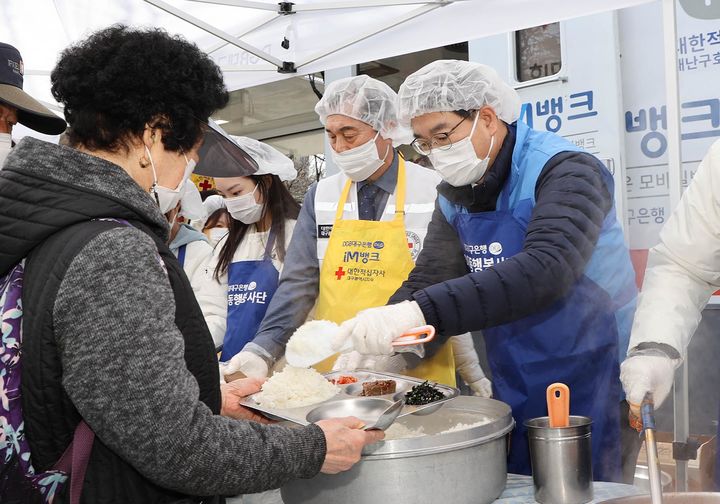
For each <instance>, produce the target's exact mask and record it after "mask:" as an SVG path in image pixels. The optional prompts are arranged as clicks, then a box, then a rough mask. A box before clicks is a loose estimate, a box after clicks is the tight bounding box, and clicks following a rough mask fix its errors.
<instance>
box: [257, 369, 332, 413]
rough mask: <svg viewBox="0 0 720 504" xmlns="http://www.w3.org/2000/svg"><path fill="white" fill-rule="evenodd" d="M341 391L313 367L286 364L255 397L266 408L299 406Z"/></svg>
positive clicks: (325, 398)
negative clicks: (297, 366)
mask: <svg viewBox="0 0 720 504" xmlns="http://www.w3.org/2000/svg"><path fill="white" fill-rule="evenodd" d="M339 391H340V388H339V387H337V386H335V385H333V384H332V383H330V382H329V381H327V380H326V379H325V377H324V376H323V375H321V374H320V373H318V372H317V371H315V370H314V369H312V368H310V369H307V368H296V367H292V366H286V367H285V369H283V370H282V371H280V372H279V373H275V374H274V375H272V377H271V378H270V379H269V380H268V381H266V382H265V383H264V384H263V386H262V390H261V391H260V392H258V393H257V394H255V396H254V399H255V402H257V403H258V404H260V405H261V406H264V407H266V408H274V409H288V408H299V407H301V406H309V405H311V404H316V403H319V402H322V401H325V400H327V399H330V398H331V397H333V396H335V394H337V393H338V392H339Z"/></svg>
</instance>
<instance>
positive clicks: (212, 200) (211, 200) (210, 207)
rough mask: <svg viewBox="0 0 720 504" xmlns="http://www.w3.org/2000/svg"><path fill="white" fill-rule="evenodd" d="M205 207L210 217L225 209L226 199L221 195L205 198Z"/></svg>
mask: <svg viewBox="0 0 720 504" xmlns="http://www.w3.org/2000/svg"><path fill="white" fill-rule="evenodd" d="M203 207H205V212H206V213H207V215H208V217H209V216H211V215H212V214H214V213H215V212H216V211H218V210H220V209H221V208H225V199H224V198H223V197H222V196H220V195H219V194H213V195H212V196H208V197H207V198H205V201H203Z"/></svg>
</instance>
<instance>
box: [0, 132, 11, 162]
mask: <svg viewBox="0 0 720 504" xmlns="http://www.w3.org/2000/svg"><path fill="white" fill-rule="evenodd" d="M11 150H12V137H11V136H10V133H0V170H1V169H2V166H3V164H4V163H5V158H6V157H8V154H10V151H11Z"/></svg>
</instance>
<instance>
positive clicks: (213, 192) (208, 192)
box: [200, 189, 220, 201]
mask: <svg viewBox="0 0 720 504" xmlns="http://www.w3.org/2000/svg"><path fill="white" fill-rule="evenodd" d="M216 194H220V193H218V192H217V191H216V190H215V189H205V190H204V191H200V199H201V200H203V201H205V200H206V199H208V198H209V197H210V196H215V195H216Z"/></svg>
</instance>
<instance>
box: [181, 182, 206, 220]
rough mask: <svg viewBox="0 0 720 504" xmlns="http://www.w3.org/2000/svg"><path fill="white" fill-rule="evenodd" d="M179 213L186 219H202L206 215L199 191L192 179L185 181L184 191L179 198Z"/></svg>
mask: <svg viewBox="0 0 720 504" xmlns="http://www.w3.org/2000/svg"><path fill="white" fill-rule="evenodd" d="M180 215H182V216H183V217H185V218H186V219H187V220H191V221H193V220H204V219H205V218H206V217H207V213H206V212H205V207H204V206H203V202H202V198H201V197H200V191H198V188H197V186H196V185H195V184H194V183H193V182H192V180H186V181H185V192H184V193H183V195H182V198H180Z"/></svg>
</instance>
